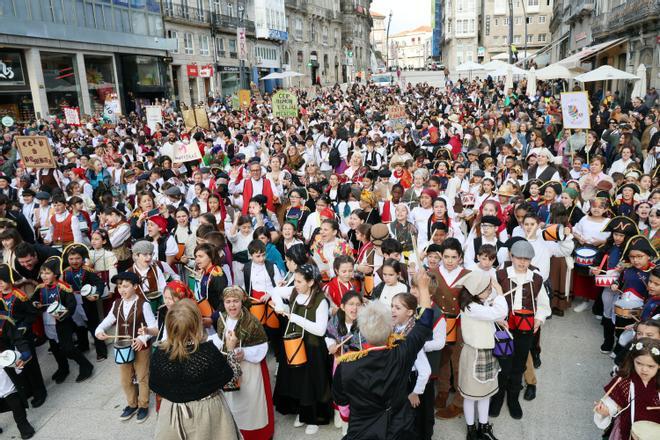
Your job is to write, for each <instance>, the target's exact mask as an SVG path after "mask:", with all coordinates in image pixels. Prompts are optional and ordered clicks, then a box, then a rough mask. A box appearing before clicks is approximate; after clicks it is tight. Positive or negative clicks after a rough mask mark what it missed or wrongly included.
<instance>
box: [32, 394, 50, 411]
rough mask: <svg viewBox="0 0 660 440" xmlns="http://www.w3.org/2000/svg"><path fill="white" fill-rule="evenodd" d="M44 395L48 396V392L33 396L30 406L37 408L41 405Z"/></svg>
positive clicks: (44, 398)
mask: <svg viewBox="0 0 660 440" xmlns="http://www.w3.org/2000/svg"><path fill="white" fill-rule="evenodd" d="M46 396H48V394H44V395H43V396H40V397H35V398H34V399H32V402H30V403H31V404H32V408H39V407H40V406H41V405H43V404H44V402H45V401H46Z"/></svg>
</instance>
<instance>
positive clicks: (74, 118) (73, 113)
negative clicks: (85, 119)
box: [64, 107, 80, 125]
mask: <svg viewBox="0 0 660 440" xmlns="http://www.w3.org/2000/svg"><path fill="white" fill-rule="evenodd" d="M64 120H65V121H66V123H67V124H69V125H80V114H78V109H77V108H75V107H64Z"/></svg>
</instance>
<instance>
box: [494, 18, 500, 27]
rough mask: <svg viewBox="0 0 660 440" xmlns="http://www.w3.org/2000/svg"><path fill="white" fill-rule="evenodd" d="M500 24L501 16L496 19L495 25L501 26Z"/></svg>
mask: <svg viewBox="0 0 660 440" xmlns="http://www.w3.org/2000/svg"><path fill="white" fill-rule="evenodd" d="M499 25H500V19H499V18H496V19H495V26H499Z"/></svg>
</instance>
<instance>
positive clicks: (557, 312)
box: [552, 308, 564, 317]
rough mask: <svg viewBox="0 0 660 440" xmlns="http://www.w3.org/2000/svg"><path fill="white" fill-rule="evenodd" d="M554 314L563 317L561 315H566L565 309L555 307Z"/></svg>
mask: <svg viewBox="0 0 660 440" xmlns="http://www.w3.org/2000/svg"><path fill="white" fill-rule="evenodd" d="M552 314H553V315H556V316H560V317H561V316H564V311H563V310H561V309H557V308H555V309H552Z"/></svg>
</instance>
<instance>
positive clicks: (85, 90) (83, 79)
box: [75, 52, 92, 116]
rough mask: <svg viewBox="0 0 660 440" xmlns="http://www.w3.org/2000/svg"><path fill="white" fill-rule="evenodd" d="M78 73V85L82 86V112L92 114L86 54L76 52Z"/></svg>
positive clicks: (82, 113)
mask: <svg viewBox="0 0 660 440" xmlns="http://www.w3.org/2000/svg"><path fill="white" fill-rule="evenodd" d="M75 71H76V75H78V87H80V114H81V116H82V115H84V114H87V115H90V116H91V114H92V102H91V100H90V99H89V84H87V70H86V69H85V56H84V55H83V54H82V53H81V52H76V69H75Z"/></svg>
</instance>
